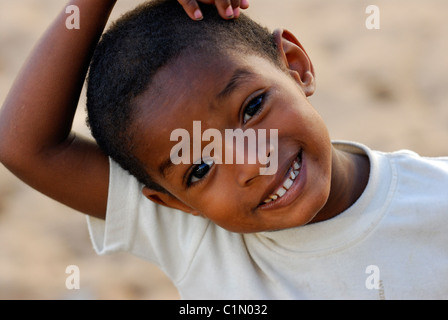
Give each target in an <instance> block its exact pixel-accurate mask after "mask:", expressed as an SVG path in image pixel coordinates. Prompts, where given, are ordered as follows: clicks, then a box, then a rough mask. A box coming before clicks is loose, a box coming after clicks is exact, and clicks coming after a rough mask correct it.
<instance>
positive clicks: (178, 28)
mask: <svg viewBox="0 0 448 320" xmlns="http://www.w3.org/2000/svg"><path fill="white" fill-rule="evenodd" d="M201 10H202V12H203V14H204V19H203V20H202V21H193V20H192V19H191V18H189V17H188V15H187V14H186V13H185V11H184V10H183V8H182V7H181V6H180V4H179V3H178V2H177V1H176V0H155V1H149V2H147V3H144V4H142V5H140V6H138V7H137V8H136V9H134V10H132V11H130V12H128V13H126V14H125V15H123V16H122V17H121V18H120V19H118V20H117V21H116V22H115V23H114V24H112V26H111V27H110V28H109V30H108V31H107V32H106V33H104V34H103V36H102V38H101V40H100V41H99V43H98V45H97V47H96V50H95V52H94V54H93V57H92V61H91V64H90V68H89V74H88V77H87V115H88V116H87V124H88V126H89V127H90V130H91V133H92V136H93V137H94V138H95V140H96V141H97V143H98V145H99V147H100V148H101V149H102V150H103V152H105V153H106V155H108V156H109V157H111V158H112V159H113V160H114V161H115V162H117V163H118V164H119V165H120V166H121V167H122V168H123V169H125V170H127V171H128V172H129V173H130V174H132V175H133V176H135V177H136V178H137V179H138V180H139V181H140V182H141V183H143V184H144V185H145V186H147V187H149V188H151V189H153V190H157V191H161V192H166V191H165V190H164V189H163V188H162V187H161V186H159V185H158V184H156V183H155V182H154V181H153V180H152V179H151V177H150V176H149V175H148V173H147V171H146V170H145V168H144V166H143V165H142V163H141V161H139V159H138V158H137V157H135V155H134V154H133V150H134V143H133V141H134V139H133V136H134V131H133V126H132V124H133V120H134V117H135V115H136V110H135V109H136V104H135V100H136V98H137V97H138V96H139V95H141V94H143V93H144V92H145V91H146V90H147V89H148V88H149V86H150V85H151V81H152V79H153V77H154V75H155V74H156V73H157V71H158V70H159V69H160V68H162V67H163V66H165V65H167V63H168V62H170V61H172V60H173V59H175V58H176V57H178V56H179V55H180V54H181V53H183V52H185V50H187V49H193V50H202V51H207V52H213V53H214V54H215V55H216V53H219V52H224V51H225V50H228V49H235V48H237V50H240V51H243V52H247V53H253V54H258V55H260V56H262V57H265V58H268V59H270V60H271V61H273V62H274V63H277V64H278V65H279V66H280V63H279V61H280V60H279V55H278V51H277V46H276V44H275V41H274V36H273V34H272V33H271V32H270V31H269V30H268V29H267V28H265V27H263V26H261V25H260V24H258V23H256V22H254V21H253V20H251V19H250V18H248V17H247V16H246V15H244V14H241V16H240V17H239V18H238V19H233V20H225V19H222V18H221V17H220V16H219V14H218V12H217V9H216V7H215V6H212V5H201Z"/></svg>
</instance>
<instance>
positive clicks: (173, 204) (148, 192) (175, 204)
mask: <svg viewBox="0 0 448 320" xmlns="http://www.w3.org/2000/svg"><path fill="white" fill-rule="evenodd" d="M142 193H143V195H144V196H145V197H146V198H148V199H149V200H151V201H152V202H155V203H157V204H160V205H162V206H165V207H169V208H173V209H177V210H181V211H183V212H186V213H190V214H192V215H194V216H199V213H198V212H196V211H194V210H193V209H192V208H191V207H189V206H188V205H186V204H185V203H183V202H182V201H180V200H179V199H177V198H176V197H174V196H172V195H171V194H167V193H163V192H159V191H155V190H152V189H150V188H148V187H144V188H143V189H142Z"/></svg>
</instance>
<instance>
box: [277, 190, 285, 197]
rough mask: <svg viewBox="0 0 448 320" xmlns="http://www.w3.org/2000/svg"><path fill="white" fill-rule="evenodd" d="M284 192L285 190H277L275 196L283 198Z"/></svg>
mask: <svg viewBox="0 0 448 320" xmlns="http://www.w3.org/2000/svg"><path fill="white" fill-rule="evenodd" d="M286 191H287V190H285V189H283V188H280V189H278V190H277V194H278V196H279V197H280V198H281V197H283V196H284V195H285V193H286Z"/></svg>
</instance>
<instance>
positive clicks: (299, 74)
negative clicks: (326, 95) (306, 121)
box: [273, 29, 316, 97]
mask: <svg viewBox="0 0 448 320" xmlns="http://www.w3.org/2000/svg"><path fill="white" fill-rule="evenodd" d="M273 35H274V39H275V42H276V44H277V47H278V50H279V54H280V58H281V59H282V60H283V62H284V64H285V66H286V67H287V68H288V69H289V72H290V74H291V76H292V77H293V78H294V79H295V80H296V81H297V83H298V84H299V85H300V87H301V88H302V90H303V92H304V93H305V95H306V96H307V97H309V96H311V95H312V94H313V93H314V91H315V90H316V81H315V74H314V67H313V64H312V63H311V60H310V58H309V57H308V54H307V53H306V51H305V49H304V48H303V47H302V45H301V44H300V42H299V40H297V38H296V37H295V36H294V35H293V34H292V33H291V32H289V31H288V30H284V29H276V30H275V31H274V33H273Z"/></svg>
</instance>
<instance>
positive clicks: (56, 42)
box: [0, 0, 116, 218]
mask: <svg viewBox="0 0 448 320" xmlns="http://www.w3.org/2000/svg"><path fill="white" fill-rule="evenodd" d="M115 3H116V0H72V1H70V2H69V3H68V4H67V5H66V6H68V5H76V6H77V7H78V8H79V10H80V16H81V28H80V29H79V30H76V29H73V30H69V29H67V27H66V19H67V17H68V15H67V14H66V12H65V9H66V6H64V8H63V10H61V13H60V14H59V16H58V17H57V18H56V20H55V21H54V22H53V24H52V25H51V26H50V27H49V29H48V30H47V32H46V33H45V34H44V35H43V37H42V39H41V40H40V41H39V43H38V44H37V46H36V47H35V49H34V50H33V52H32V53H31V55H30V57H29V59H28V61H27V62H26V63H25V65H24V66H23V69H22V70H21V72H20V74H19V75H18V77H17V79H16V81H15V83H14V85H13V87H12V88H11V91H10V92H9V94H8V96H7V98H6V100H5V102H4V105H3V107H2V109H1V110H0V161H1V162H2V163H3V164H4V165H5V166H6V167H7V168H8V169H9V170H11V171H12V172H13V173H14V174H15V175H16V176H17V177H19V178H20V179H22V180H23V181H24V182H25V183H27V184H29V185H30V186H32V187H33V188H35V189H37V190H39V191H40V192H42V193H44V194H46V195H48V196H50V197H52V198H53V199H55V200H57V201H59V202H61V203H64V204H66V205H68V206H70V207H72V208H74V209H76V210H79V211H81V212H84V213H86V214H89V215H93V216H96V217H100V218H104V216H105V212H106V203H107V192H108V182H109V178H108V175H109V164H108V158H107V157H106V156H105V155H104V154H103V153H102V152H101V151H100V150H99V149H98V147H97V145H96V144H95V143H94V142H92V141H90V140H87V139H83V138H81V137H77V136H76V135H75V134H73V133H72V132H71V128H72V122H73V118H74V115H75V111H76V107H77V105H78V100H79V96H80V94H81V90H82V86H83V83H84V79H85V77H86V74H87V70H88V66H89V62H90V58H91V55H92V53H93V50H94V48H95V45H96V44H97V41H98V40H99V38H100V36H101V33H102V31H103V29H104V27H105V25H106V22H107V19H108V17H109V14H110V12H111V10H112V8H113V7H114V5H115Z"/></svg>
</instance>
